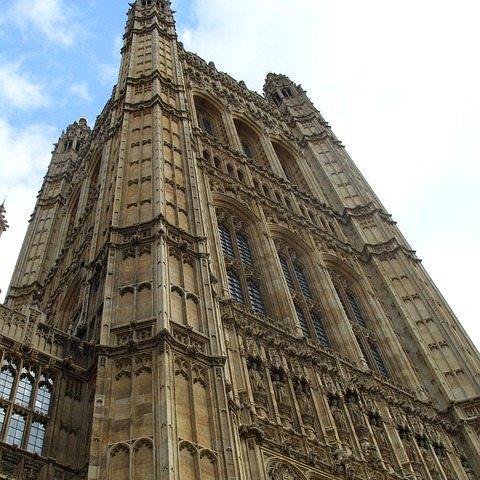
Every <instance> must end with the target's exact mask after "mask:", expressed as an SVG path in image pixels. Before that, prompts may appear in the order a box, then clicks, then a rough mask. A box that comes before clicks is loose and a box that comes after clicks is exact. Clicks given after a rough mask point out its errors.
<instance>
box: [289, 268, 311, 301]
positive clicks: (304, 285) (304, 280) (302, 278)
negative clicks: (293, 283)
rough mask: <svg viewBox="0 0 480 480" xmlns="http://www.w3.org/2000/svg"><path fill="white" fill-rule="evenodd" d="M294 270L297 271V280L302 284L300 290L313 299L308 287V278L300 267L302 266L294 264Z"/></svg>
mask: <svg viewBox="0 0 480 480" xmlns="http://www.w3.org/2000/svg"><path fill="white" fill-rule="evenodd" d="M293 268H294V269H295V274H296V275H297V280H298V283H299V284H300V289H301V290H302V293H303V295H305V297H307V298H310V299H311V298H312V293H311V292H310V288H309V287H308V283H307V277H306V276H305V273H304V271H303V269H302V267H300V265H296V264H294V265H293Z"/></svg>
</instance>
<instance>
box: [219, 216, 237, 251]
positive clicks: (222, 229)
mask: <svg viewBox="0 0 480 480" xmlns="http://www.w3.org/2000/svg"><path fill="white" fill-rule="evenodd" d="M218 231H219V234H220V243H221V244H222V251H223V253H224V255H228V256H230V257H233V256H234V253H233V244H232V237H231V236H230V231H229V230H228V228H227V227H226V226H225V225H222V224H220V225H219V226H218Z"/></svg>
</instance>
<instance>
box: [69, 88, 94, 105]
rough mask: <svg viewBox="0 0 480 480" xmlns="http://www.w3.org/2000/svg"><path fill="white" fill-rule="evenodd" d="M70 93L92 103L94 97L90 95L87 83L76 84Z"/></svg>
mask: <svg viewBox="0 0 480 480" xmlns="http://www.w3.org/2000/svg"><path fill="white" fill-rule="evenodd" d="M70 93H72V94H74V95H78V96H79V97H80V98H82V99H83V100H86V101H87V102H90V101H91V100H92V96H91V95H90V92H89V89H88V85H87V84H86V83H75V84H73V85H72V86H71V87H70Z"/></svg>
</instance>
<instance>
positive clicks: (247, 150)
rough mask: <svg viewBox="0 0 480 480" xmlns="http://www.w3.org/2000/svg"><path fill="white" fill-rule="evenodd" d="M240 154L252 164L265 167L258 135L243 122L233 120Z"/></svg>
mask: <svg viewBox="0 0 480 480" xmlns="http://www.w3.org/2000/svg"><path fill="white" fill-rule="evenodd" d="M233 122H234V123H235V128H236V130H237V134H238V138H239V140H240V145H241V146H242V153H243V154H244V155H245V156H246V157H247V158H248V159H249V160H250V161H251V162H254V163H257V164H259V165H265V164H266V163H267V159H266V155H265V152H264V149H263V147H262V144H261V141H260V137H259V135H258V134H257V133H256V132H255V130H253V129H252V128H251V127H249V126H248V125H247V124H246V123H245V122H242V121H241V120H238V119H234V120H233Z"/></svg>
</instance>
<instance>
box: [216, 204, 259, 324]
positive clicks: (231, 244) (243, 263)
mask: <svg viewBox="0 0 480 480" xmlns="http://www.w3.org/2000/svg"><path fill="white" fill-rule="evenodd" d="M220 216H222V217H223V218H222V220H221V221H220V222H219V224H218V234H219V237H220V246H221V248H222V253H223V255H224V258H225V264H226V266H227V279H228V289H229V292H230V296H231V297H232V299H233V300H234V301H236V302H237V303H240V304H242V305H245V306H246V307H248V308H251V309H252V310H253V311H255V313H258V314H260V315H265V314H266V309H265V303H264V300H263V295H262V287H261V282H260V276H259V272H258V271H257V270H256V268H255V261H254V258H253V255H252V250H251V248H250V242H249V238H248V235H247V233H246V232H245V231H244V230H243V226H242V224H241V222H239V221H235V219H234V218H232V217H229V216H228V214H226V213H225V212H221V213H220Z"/></svg>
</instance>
